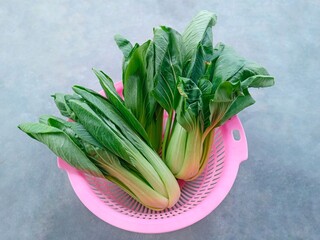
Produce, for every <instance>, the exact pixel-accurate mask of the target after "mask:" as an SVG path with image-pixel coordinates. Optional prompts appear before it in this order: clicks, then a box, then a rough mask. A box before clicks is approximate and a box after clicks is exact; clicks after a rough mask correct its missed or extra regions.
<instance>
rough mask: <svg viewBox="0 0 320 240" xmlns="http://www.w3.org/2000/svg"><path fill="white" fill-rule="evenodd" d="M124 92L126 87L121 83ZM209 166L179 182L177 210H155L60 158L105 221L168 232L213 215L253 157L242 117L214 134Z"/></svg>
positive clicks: (131, 228) (83, 199) (85, 201)
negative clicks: (249, 154) (245, 164)
mask: <svg viewBox="0 0 320 240" xmlns="http://www.w3.org/2000/svg"><path fill="white" fill-rule="evenodd" d="M116 88H117V91H118V92H119V93H121V92H122V85H120V84H119V83H118V84H116ZM214 135H215V136H214V143H213V145H212V148H211V154H210V157H209V161H208V165H207V166H206V168H205V170H204V171H203V173H202V174H201V175H200V176H199V177H198V178H197V179H195V180H193V181H190V182H184V181H181V180H179V185H180V188H181V197H180V199H179V201H178V202H177V204H176V205H175V206H173V207H172V208H168V209H165V210H163V211H154V210H150V209H148V208H146V207H144V206H142V205H141V204H140V203H138V202H137V201H135V200H134V199H133V198H131V197H130V196H129V195H128V194H127V193H125V192H124V191H122V190H121V189H120V188H119V187H118V186H116V185H115V184H113V183H111V182H109V181H107V180H105V179H101V178H96V177H93V176H90V175H88V174H85V173H83V172H81V171H79V170H77V169H75V168H73V167H72V166H70V165H68V164H67V163H66V162H65V161H64V160H62V159H61V158H58V166H59V168H62V169H64V170H65V171H66V172H67V174H68V177H69V180H70V182H71V185H72V187H73V189H74V191H75V193H76V194H77V196H78V197H79V199H80V200H81V202H82V203H83V204H84V205H85V206H86V207H87V208H88V209H89V210H90V211H91V212H92V213H93V214H95V215H96V216H97V217H99V218H100V219H102V220H103V221H105V222H107V223H109V224H111V225H113V226H116V227H118V228H121V229H125V230H128V231H132V232H140V233H165V232H171V231H175V230H178V229H182V228H185V227H187V226H190V225H192V224H193V223H196V222H198V221H200V220H201V219H202V218H204V217H206V216H207V215H208V214H210V213H211V212H212V211H213V210H214V209H215V208H216V207H217V206H218V205H219V204H220V203H221V202H222V201H223V199H224V198H225V197H226V195H227V194H228V192H229V191H230V189H231V187H232V185H233V183H234V181H235V179H236V175H237V172H238V169H239V165H240V163H241V162H242V161H244V160H246V159H247V157H248V149H247V140H246V136H245V133H244V130H243V127H242V124H241V122H240V120H239V118H238V117H237V116H234V117H232V118H231V119H230V120H228V121H227V122H226V123H225V124H224V125H223V126H221V127H219V128H217V129H216V130H215V134H214Z"/></svg>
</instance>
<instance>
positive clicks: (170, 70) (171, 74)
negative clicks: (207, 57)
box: [152, 26, 184, 112]
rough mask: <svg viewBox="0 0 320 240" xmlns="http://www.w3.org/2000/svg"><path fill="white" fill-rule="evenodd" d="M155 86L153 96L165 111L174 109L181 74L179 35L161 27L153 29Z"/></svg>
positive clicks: (181, 53) (180, 39) (181, 49)
mask: <svg viewBox="0 0 320 240" xmlns="http://www.w3.org/2000/svg"><path fill="white" fill-rule="evenodd" d="M153 43H154V48H155V49H154V51H155V79H154V81H155V85H154V90H153V92H152V93H153V96H154V97H155V99H156V100H157V101H158V102H159V104H160V105H161V106H162V107H163V108H164V109H165V110H166V111H167V112H171V111H172V110H173V108H174V96H175V94H176V92H177V88H176V86H177V82H178V77H179V76H181V74H182V58H183V52H184V49H183V48H182V38H181V35H180V34H179V33H178V32H177V31H175V30H174V29H171V28H168V27H164V26H163V27H161V28H156V29H154V39H153Z"/></svg>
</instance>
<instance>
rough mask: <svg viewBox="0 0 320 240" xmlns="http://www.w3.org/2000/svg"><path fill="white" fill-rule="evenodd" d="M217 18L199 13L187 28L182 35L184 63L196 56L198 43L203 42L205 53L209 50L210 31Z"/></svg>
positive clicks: (209, 14)
mask: <svg viewBox="0 0 320 240" xmlns="http://www.w3.org/2000/svg"><path fill="white" fill-rule="evenodd" d="M216 21H217V16H216V15H215V14H213V13H211V12H208V11H201V12H199V13H198V14H197V15H196V16H195V17H194V18H193V19H192V21H191V22H190V24H189V25H188V26H187V28H186V30H185V31H184V33H183V34H182V38H183V42H184V45H185V49H186V52H185V59H184V62H188V61H190V60H191V59H192V58H193V56H195V55H196V52H197V47H198V45H199V43H200V42H201V41H202V40H203V39H206V40H205V44H204V48H205V50H206V52H209V51H211V50H210V44H212V33H211V29H212V27H213V26H214V25H215V24H216Z"/></svg>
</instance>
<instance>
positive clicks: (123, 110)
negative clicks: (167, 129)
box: [91, 70, 149, 143]
mask: <svg viewBox="0 0 320 240" xmlns="http://www.w3.org/2000/svg"><path fill="white" fill-rule="evenodd" d="M94 73H95V74H96V76H97V77H98V78H99V81H100V84H101V86H102V88H103V90H104V91H105V93H106V96H107V98H108V100H109V101H110V102H111V103H112V105H113V106H114V107H115V108H116V109H117V110H118V112H119V113H120V114H121V116H122V117H123V119H124V120H125V121H126V122H127V123H128V124H129V125H130V126H131V128H132V129H133V130H134V131H135V132H136V133H138V134H139V135H140V136H141V137H142V139H143V140H145V141H146V142H147V143H148V142H149V137H148V135H147V133H146V131H145V129H144V128H143V126H142V125H141V124H140V122H139V121H138V120H137V119H136V117H135V116H134V115H133V114H132V112H131V111H130V110H129V109H128V108H127V107H126V106H125V105H124V103H123V101H122V99H121V98H120V96H119V95H118V93H117V92H116V90H115V88H114V85H113V82H112V80H111V79H110V78H109V77H108V76H107V75H105V74H104V73H103V72H102V71H97V70H94ZM91 93H92V91H91ZM95 96H96V97H98V98H100V99H102V97H101V96H100V97H99V96H97V94H95Z"/></svg>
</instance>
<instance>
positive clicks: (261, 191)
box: [0, 0, 320, 240]
mask: <svg viewBox="0 0 320 240" xmlns="http://www.w3.org/2000/svg"><path fill="white" fill-rule="evenodd" d="M27 2H30V3H27ZM135 2H136V1H132V0H128V1H127V0H124V1H92V2H90V1H53V0H50V1H22V0H21V1H0V89H1V94H0V115H1V120H2V121H1V124H0V133H1V135H0V136H1V139H0V146H1V151H0V177H1V181H0V193H1V194H0V239H5V240H7V239H177V240H179V239H184V240H189V239H190V240H191V239H197V240H199V239H319V235H320V230H319V226H320V216H319V214H320V206H319V199H320V162H319V152H320V134H319V129H320V124H319V123H320V121H319V119H320V107H319V94H320V87H319V67H320V65H319V55H320V51H319V47H320V44H319V43H320V25H319V22H320V3H319V1H303V0H301V1H207V0H206V1H191V0H189V1H184V2H183V3H182V1H181V2H178V1H169V0H164V1H139V3H135ZM137 2H138V1H137ZM201 9H207V10H211V11H215V12H216V13H217V14H218V24H217V26H216V27H215V28H214V35H215V41H216V42H217V41H223V42H225V43H228V44H231V45H233V46H234V47H235V48H236V49H237V50H238V52H240V53H242V54H243V55H244V56H246V57H248V58H250V59H252V60H255V61H257V62H259V63H261V64H262V65H264V66H265V67H266V68H267V69H268V70H269V72H270V73H271V74H272V75H274V76H275V77H276V80H277V83H276V86H275V87H273V88H270V89H264V90H256V91H252V94H253V96H254V97H255V99H256V100H257V103H256V104H255V105H254V106H253V107H251V108H249V109H247V110H246V111H245V112H243V113H241V114H240V118H241V120H242V122H243V125H244V128H245V130H246V134H247V138H248V144H249V160H248V161H246V162H244V163H243V164H242V165H241V167H240V170H239V174H238V177H237V180H236V182H235V184H234V186H233V188H232V190H231V192H230V194H229V195H228V196H227V198H226V199H225V200H224V201H223V202H222V204H221V205H220V206H219V207H218V208H217V209H216V210H215V211H214V212H213V213H212V214H210V215H209V216H208V217H206V218H205V219H203V220H202V221H200V222H198V223H196V224H194V225H193V226H191V227H188V228H185V229H183V230H180V231H176V232H173V233H167V234H163V235H142V234H135V233H130V232H126V231H123V230H120V229H117V228H115V227H113V226H111V225H109V224H107V223H104V222H103V221H101V220H99V219H98V218H97V217H95V216H94V215H93V214H92V213H91V212H89V211H88V210H87V209H86V208H85V207H84V206H83V205H82V204H81V202H80V201H79V200H78V199H77V197H76V196H75V194H74V192H73V190H72V188H71V186H70V183H69V181H68V178H67V176H66V174H65V173H64V172H63V171H61V170H59V169H58V168H57V166H56V161H55V156H54V155H53V154H52V153H51V152H49V150H47V149H46V148H45V147H44V146H43V145H41V144H39V143H37V142H35V141H33V140H32V139H30V138H28V137H27V136H26V135H24V134H23V133H22V132H20V131H18V129H17V128H16V126H17V125H18V124H19V123H21V122H25V121H35V120H36V119H37V116H39V115H40V114H45V113H53V114H56V113H57V110H56V109H55V106H54V104H53V102H52V99H51V98H50V97H49V96H50V94H52V93H54V92H59V91H60V92H61V91H69V89H70V87H71V86H72V85H73V84H83V85H86V86H89V87H91V88H94V89H97V90H98V89H99V86H98V82H97V81H96V80H95V77H94V76H93V74H92V72H91V71H90V69H91V67H97V68H102V69H104V70H105V71H106V72H108V73H109V74H110V75H111V76H112V77H113V78H114V79H115V80H119V79H120V76H121V54H120V52H119V51H118V50H117V48H116V45H115V44H114V42H113V35H114V34H116V33H121V34H123V35H125V36H127V37H128V38H129V39H131V40H132V41H138V42H142V41H143V40H145V39H146V38H150V37H151V33H152V27H153V26H157V25H160V24H165V25H169V26H172V27H174V28H176V29H178V30H182V29H183V28H184V26H185V25H186V23H187V22H188V21H189V20H190V19H191V17H192V16H193V15H194V14H195V13H196V12H197V11H198V10H201Z"/></svg>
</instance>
